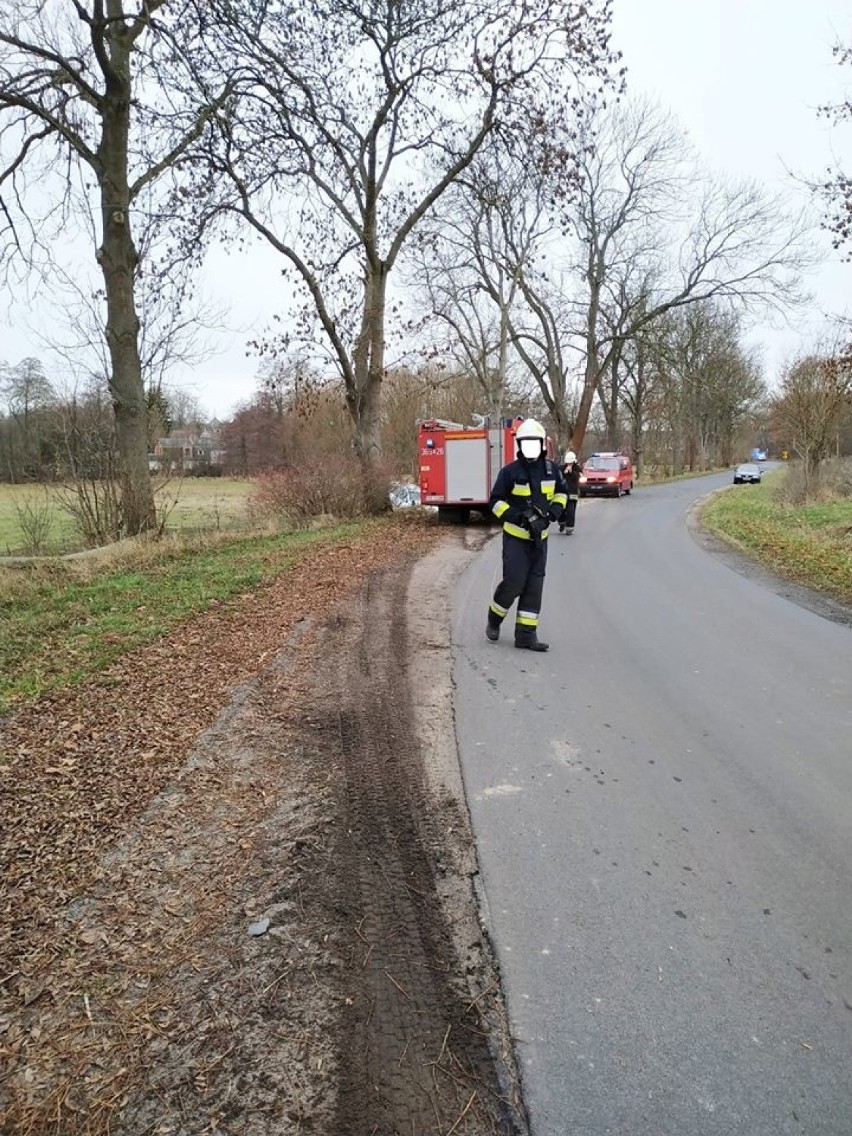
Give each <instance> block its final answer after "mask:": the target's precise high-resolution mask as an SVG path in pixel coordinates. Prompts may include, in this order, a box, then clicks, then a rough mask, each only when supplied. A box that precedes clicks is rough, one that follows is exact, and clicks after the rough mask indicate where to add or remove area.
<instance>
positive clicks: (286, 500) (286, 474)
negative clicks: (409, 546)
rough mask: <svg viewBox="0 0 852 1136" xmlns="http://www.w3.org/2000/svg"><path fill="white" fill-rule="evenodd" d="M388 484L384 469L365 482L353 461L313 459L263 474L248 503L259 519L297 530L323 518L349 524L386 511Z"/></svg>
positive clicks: (376, 471) (373, 473)
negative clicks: (282, 524)
mask: <svg viewBox="0 0 852 1136" xmlns="http://www.w3.org/2000/svg"><path fill="white" fill-rule="evenodd" d="M390 482H391V475H390V473H389V472H388V470H386V469H384V468H378V469H374V470H373V471H372V473H371V475H370V476H369V477H366V478H365V477H364V473H363V471H362V469H361V466H360V464H359V463H358V461H357V460H356V459H355V458H351V459H346V458H340V457H338V458H334V457H332V458H328V457H323V458H316V459H313V460H311V461H306V462H302V463H301V464H300V465H299V466H298V467H297V468H291V469H285V470H281V471H278V472H273V473H267V474H263V475H261V476H260V477H258V479H257V488H256V490H255V492H254V493H253V494H252V495H251V496H250V497H249V502H248V503H249V508H250V509H251V510H252V512H253V513H254V515H255V516H257V517H259V518H266V519H269V518H274V519H275V520H278V521H284V522H287V523H289V524H295V525H303V524H305V523H306V522H308V521H311V520H313V519H315V518H316V517H324V516H332V517H339V518H345V519H350V518H353V517H363V516H367V515H374V514H376V513H382V512H387V511H388V510H389V509H390V501H389V498H388V490H389V487H390Z"/></svg>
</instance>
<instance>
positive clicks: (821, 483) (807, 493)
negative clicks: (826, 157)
mask: <svg viewBox="0 0 852 1136" xmlns="http://www.w3.org/2000/svg"><path fill="white" fill-rule="evenodd" d="M805 472H806V471H805V467H804V463H803V462H799V461H797V462H792V463H791V464H790V466H789V467H788V469H787V476H786V477H785V478H784V481H783V482H782V484H781V485H780V486H779V487H778V489H777V490H776V492H775V497H776V500H777V501H778V502H779V504H781V505H804V504H807V503H812V504H816V503H819V502H827V501H838V500H847V499H849V498H852V458H828V459H826V460H825V461H823V462H821V463H820V467H819V475H818V480H817V482H816V484H815V483H814V480H813V473H812V474H811V475H810V478H806V476H805Z"/></svg>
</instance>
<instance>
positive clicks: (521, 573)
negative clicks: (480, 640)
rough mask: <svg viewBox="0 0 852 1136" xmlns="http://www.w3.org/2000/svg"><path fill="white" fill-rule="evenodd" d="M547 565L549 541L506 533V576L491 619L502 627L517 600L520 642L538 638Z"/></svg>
mask: <svg viewBox="0 0 852 1136" xmlns="http://www.w3.org/2000/svg"><path fill="white" fill-rule="evenodd" d="M546 566H547V541H546V540H521V539H520V538H519V537H516V536H510V535H509V534H508V533H503V579H502V580H501V581H500V583H499V584H498V585H497V587H496V588H495V590H494V599H493V601H492V603H491V606H490V608H489V609H488V621H489V623H491V625H492V626H499V625H500V624H501V623H502V622H503V620H504V619H505V618H506V616H507V615H508V614H509V608H510V607H511V606H512V604H513V603H514V602H515V600H517V601H518V610H517V614H516V616H515V640H516V641H520V642H523V641H525V640H532V639H535V638H536V632H537V629H538V617H539V613H540V612H541V596H542V592H543V591H544V572H545V568H546Z"/></svg>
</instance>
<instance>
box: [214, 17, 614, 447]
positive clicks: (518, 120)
mask: <svg viewBox="0 0 852 1136" xmlns="http://www.w3.org/2000/svg"><path fill="white" fill-rule="evenodd" d="M609 7H610V4H609V0H600V2H595V3H580V2H573V0H529V2H527V3H524V4H522V5H521V4H517V3H515V2H513V0H492V2H491V3H488V4H483V3H480V2H479V0H461V2H460V0H416V2H412V3H398V2H393V3H386V4H381V5H378V4H377V5H373V4H364V3H360V2H356V0H343V2H342V3H341V2H339V0H336V2H334V3H330V2H327V0H312V2H310V3H306V4H304V5H302V6H301V7H300V9H299V10H298V13H295V14H294V13H293V12H292V11H291V10H290V9H286V10H284V9H279V8H277V7H273V6H270V5H268V4H266V3H263V2H261V0H241V2H236V0H234V2H228V3H226V2H224V0H219V2H216V0H213V2H211V3H210V4H207V5H205V11H206V12H207V14H208V17H207V18H208V19H209V20H210V22H211V29H212V30H211V35H212V36H213V38H211V39H209V43H210V46H211V49H212V51H213V52H215V60H211V62H215V63H217V64H219V65H223V61H228V60H235V59H236V60H238V61H239V67H240V79H241V84H242V92H243V95H242V98H241V99H240V100H239V101H235V102H234V103H233V104H231V105H229V107H228V110H227V113H224V114H222V115H220V116H219V126H220V131H221V139H220V145H219V147H218V149H217V152H216V154H215V155H213V156H212V157H211V169H212V171H213V177H214V178H218V175H219V173H220V172H223V171H224V172H225V173H227V174H228V176H229V177H230V182H231V187H232V191H231V194H230V196H229V197H227V198H226V197H220V198H219V199H218V201H216V200H215V193H214V194H212V195H211V196H212V197H213V198H214V201H213V206H215V207H218V208H220V209H226V210H230V211H232V212H233V213H235V214H237V215H239V216H240V217H242V218H244V219H245V220H246V221H247V222H248V223H249V225H251V226H252V227H253V228H254V229H255V231H256V232H258V233H260V234H261V235H262V236H263V237H264V239H265V240H267V241H269V242H270V244H271V245H272V246H273V247H274V248H275V249H277V250H278V251H279V252H280V253H281V254H282V256H283V257H284V258H285V259H286V261H287V262H288V263H289V265H290V266H291V267H292V269H293V270H294V272H295V275H296V278H297V279H298V280H299V281H300V282H301V284H302V286H303V288H304V289H305V291H306V292H307V294H308V297H309V303H308V306H307V308H306V309H305V311H306V313H307V316H306V319H305V321H304V322H303V323H302V324H301V325H299V326H298V327H297V328H296V331H295V334H296V335H299V336H300V337H301V338H303V339H306V340H307V339H310V338H311V336H313V335H314V334H315V332H317V331H318V332H319V333H320V335H321V337H322V339H323V340H324V341H325V343H327V345H328V347H329V353H330V355H331V357H332V359H333V361H334V363H335V365H336V367H337V368H338V370H339V372H340V375H341V376H342V378H343V381H344V384H345V389H346V398H347V405H348V408H349V413H350V415H351V417H352V421H353V423H354V428H355V447H356V451H357V453H358V455H359V457H360V458H361V460H362V462H363V463H364V464H365V466H369V465H370V464H371V463H372V462H373V461H374V460H375V458H376V457H377V455H378V454H379V451H380V410H379V406H380V391H381V383H382V379H383V375H384V370H385V345H386V337H387V325H388V322H389V318H390V317H391V316H392V315H393V312H394V308H395V302H394V298H393V296H389V293H388V280H389V277H390V274H391V273H392V272H393V270H394V268H395V266H396V264H397V261H398V260H399V258H400V255H401V254H402V252H403V250H404V249H405V248H406V246H407V244H408V242H409V240H410V238H411V236H412V234H413V233H414V231H415V230H416V228H417V227H418V225H419V224H420V223H421V221H422V220H423V219H424V217H426V215H427V214H428V213H429V211H430V210H431V209H432V207H433V206H434V205H435V203H436V202H437V201H438V200H439V199H440V198H441V196H442V195H443V194H444V193H445V192H446V191H447V189H448V187H449V186H450V185H452V184H453V182H454V181H455V180H456V179H457V178H458V177H459V175H460V174H462V173H463V171H464V170H465V169H467V168H468V167H469V165H470V163H471V162H472V160H473V158H474V156H475V155H476V154H477V152H478V151H479V150H480V148H481V147H482V145H483V144H484V142H485V140H486V139H487V138H488V137H489V136H490V135H491V134H492V133H493V132H495V131H496V130H498V129H499V130H500V131H502V132H505V133H511V132H515V133H518V132H520V131H523V132H524V133H526V134H527V135H528V136H529V135H530V134H532V133H534V132H535V131H536V130H538V129H541V128H542V124H543V123H544V121H545V110H547V111H548V112H552V113H557V114H558V113H566V114H567V113H568V111H569V109H570V99H571V95H572V93H573V91H574V90H575V83H574V77H575V76H576V75H577V74H580V75H585V76H587V77H590V78H592V79H594V80H595V81H598V82H600V81H604V80H605V77H606V74H607V71H608V69H609V67H610V65H611V62H612V57H611V54H610V51H609V47H608V24H609V15H610V13H609ZM267 346H270V347H271V346H272V344H267Z"/></svg>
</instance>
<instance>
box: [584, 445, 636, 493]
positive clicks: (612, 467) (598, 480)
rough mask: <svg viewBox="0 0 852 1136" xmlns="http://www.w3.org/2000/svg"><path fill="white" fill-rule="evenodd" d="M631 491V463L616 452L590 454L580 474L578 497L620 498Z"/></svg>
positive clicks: (624, 456)
mask: <svg viewBox="0 0 852 1136" xmlns="http://www.w3.org/2000/svg"><path fill="white" fill-rule="evenodd" d="M632 489H633V462H632V461H631V460H630V458H629V457H628V455H627V454H622V453H620V452H618V451H611V452H609V453H598V454H590V456H589V457H587V458H586V460H585V461H584V462H583V472H582V473H581V474H580V496H581V497H588V496H591V495H593V494H596V493H597V494H601V495H603V496H607V497H620V496H621V495H622V494H623V493H630V491H631V490H632Z"/></svg>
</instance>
